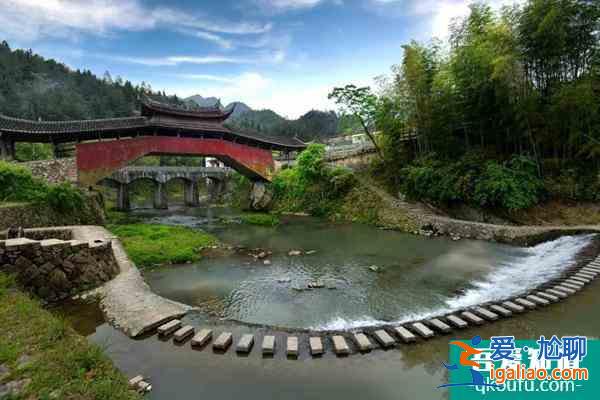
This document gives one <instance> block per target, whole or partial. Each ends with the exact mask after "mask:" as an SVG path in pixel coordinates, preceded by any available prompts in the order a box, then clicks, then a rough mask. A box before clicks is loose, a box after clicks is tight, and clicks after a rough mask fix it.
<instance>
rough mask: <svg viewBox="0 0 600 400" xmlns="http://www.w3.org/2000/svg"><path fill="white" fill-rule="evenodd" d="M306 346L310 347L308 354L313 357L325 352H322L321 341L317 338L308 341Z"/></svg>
mask: <svg viewBox="0 0 600 400" xmlns="http://www.w3.org/2000/svg"><path fill="white" fill-rule="evenodd" d="M308 344H309V345H310V354H312V355H313V356H318V355H320V354H323V353H324V352H325V350H323V341H322V340H321V338H320V337H318V336H313V337H311V338H310V339H309V340H308Z"/></svg>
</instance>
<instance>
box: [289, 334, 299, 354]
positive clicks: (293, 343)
mask: <svg viewBox="0 0 600 400" xmlns="http://www.w3.org/2000/svg"><path fill="white" fill-rule="evenodd" d="M287 355H288V356H289V357H298V338H297V337H296V336H288V338H287Z"/></svg>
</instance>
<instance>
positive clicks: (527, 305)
mask: <svg viewBox="0 0 600 400" xmlns="http://www.w3.org/2000/svg"><path fill="white" fill-rule="evenodd" d="M515 303H517V304H518V305H520V306H523V307H525V308H528V309H530V310H533V309H534V308H536V305H535V303H534V302H532V301H530V300H527V299H523V298H521V297H519V298H518V299H515Z"/></svg>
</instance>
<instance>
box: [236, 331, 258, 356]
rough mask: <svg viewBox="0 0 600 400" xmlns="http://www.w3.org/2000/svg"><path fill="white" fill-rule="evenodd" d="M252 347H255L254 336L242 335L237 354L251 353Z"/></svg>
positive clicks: (237, 346)
mask: <svg viewBox="0 0 600 400" xmlns="http://www.w3.org/2000/svg"><path fill="white" fill-rule="evenodd" d="M252 346H254V335H251V334H245V335H242V337H241V339H240V341H239V342H237V345H236V346H235V351H236V352H237V353H250V351H251V350H252Z"/></svg>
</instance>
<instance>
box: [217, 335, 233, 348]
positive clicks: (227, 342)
mask: <svg viewBox="0 0 600 400" xmlns="http://www.w3.org/2000/svg"><path fill="white" fill-rule="evenodd" d="M232 340H233V335H232V334H231V332H223V333H221V334H220V335H219V336H218V337H217V338H216V339H215V341H214V342H213V349H215V350H221V351H227V349H228V348H229V346H231V342H232Z"/></svg>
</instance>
